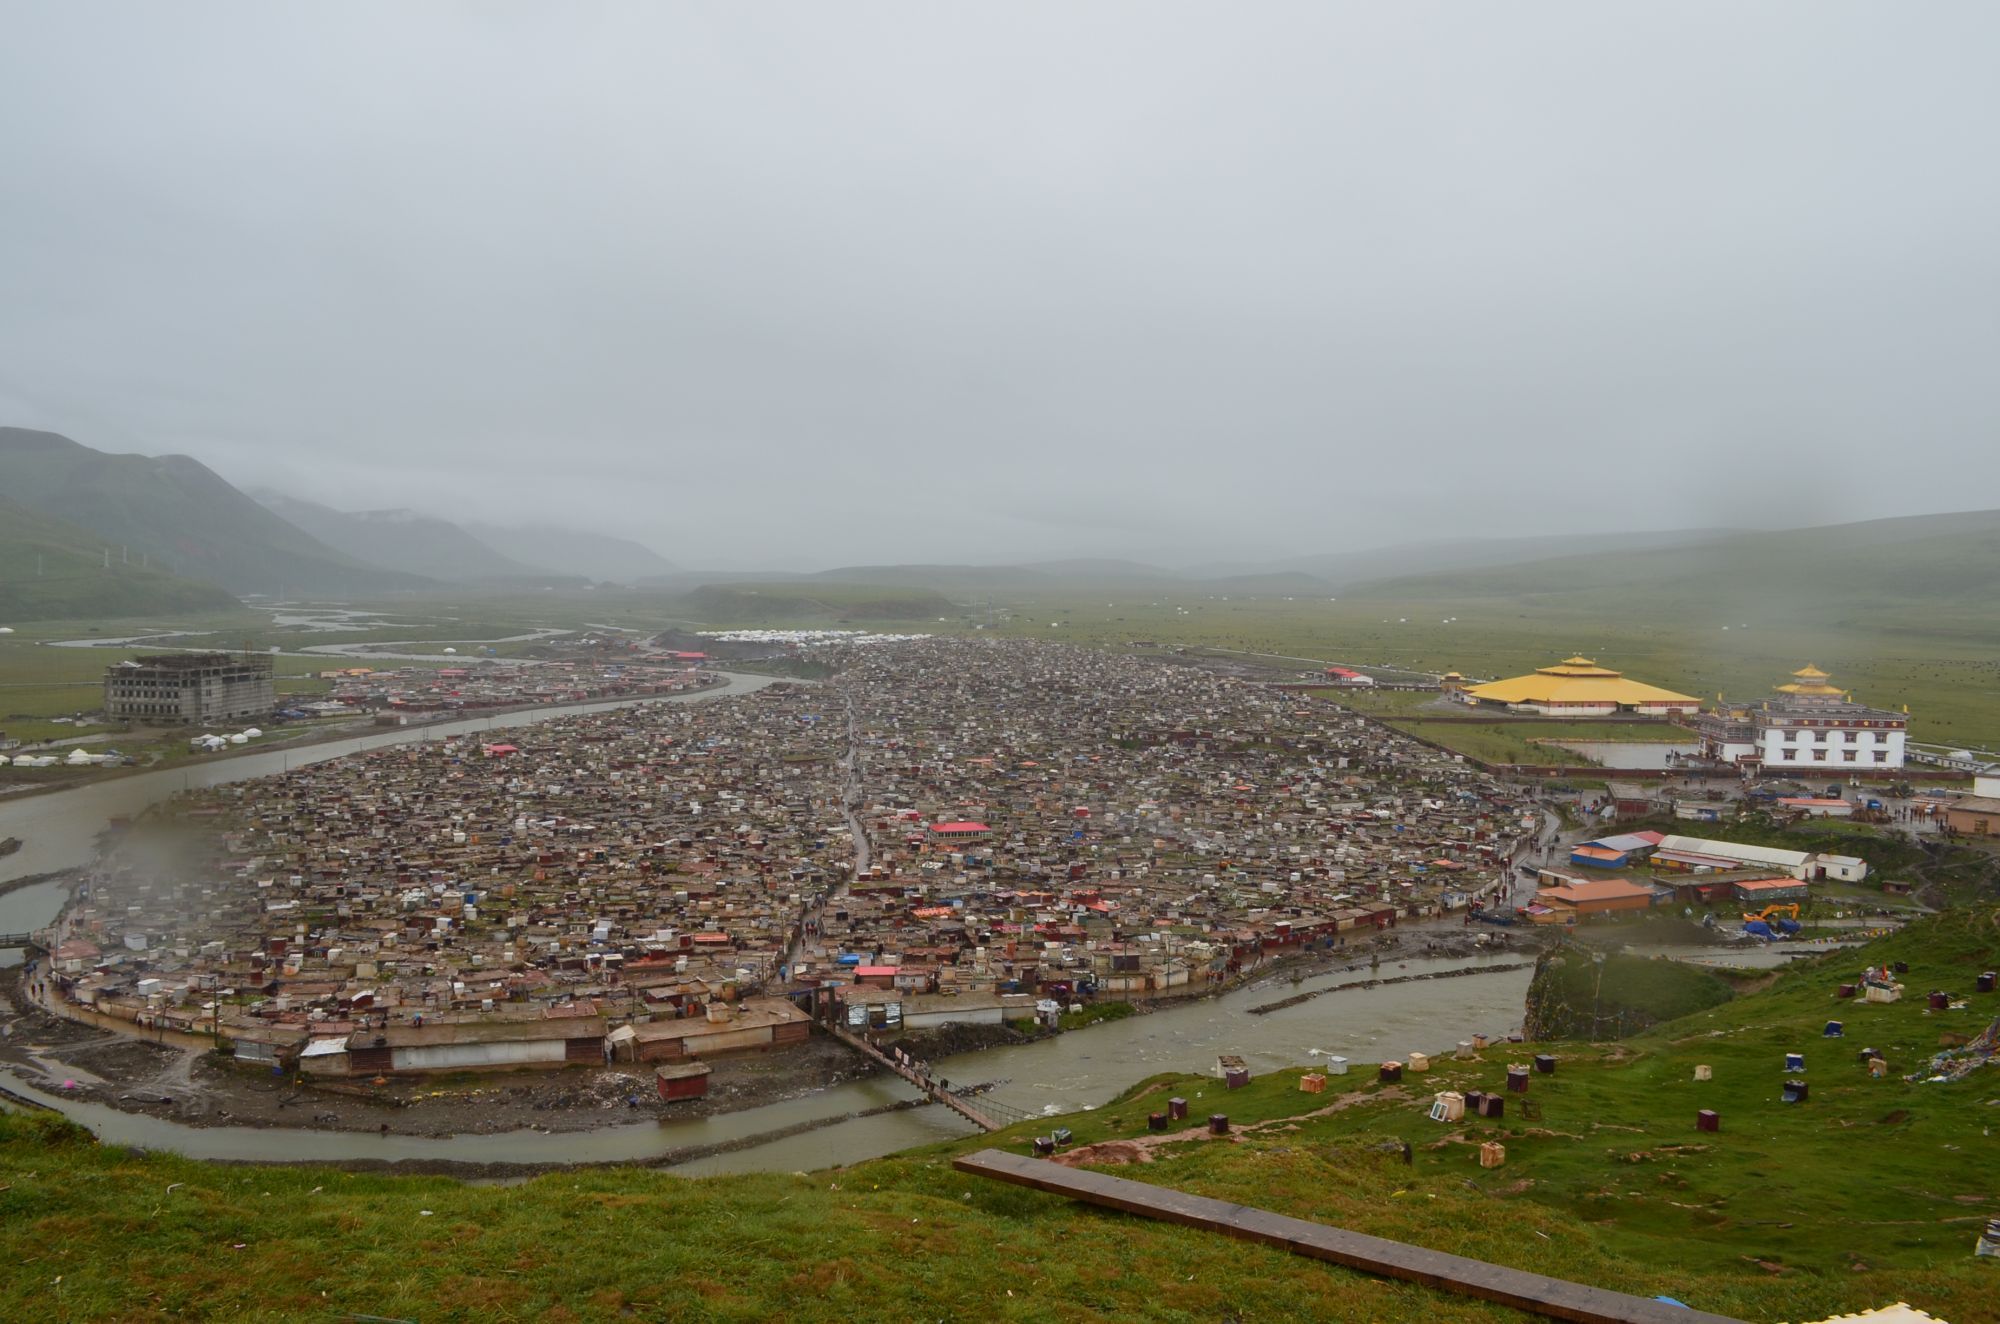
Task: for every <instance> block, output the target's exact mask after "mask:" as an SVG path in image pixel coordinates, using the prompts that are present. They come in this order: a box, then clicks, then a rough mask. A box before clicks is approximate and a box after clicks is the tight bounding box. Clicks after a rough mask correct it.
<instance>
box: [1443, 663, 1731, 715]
mask: <svg viewBox="0 0 2000 1324" xmlns="http://www.w3.org/2000/svg"><path fill="white" fill-rule="evenodd" d="M1465 692H1466V694H1468V695H1470V696H1471V697H1472V698H1474V699H1482V700H1485V701H1486V702H1489V703H1546V704H1556V705H1562V704H1581V703H1615V704H1620V705H1624V706H1627V707H1635V706H1637V705H1639V704H1645V703H1674V704H1694V703H1698V702H1699V700H1697V699H1695V698H1694V697H1693V696H1691V695H1687V694H1676V693H1675V692H1674V691H1672V690H1667V689H1661V688H1660V687H1659V686H1657V685H1647V684H1645V683H1644V682H1642V681H1636V680H1629V679H1627V678H1626V677H1625V675H1624V673H1622V672H1618V671H1613V670H1611V669H1610V668H1609V667H1600V666H1598V665H1597V663H1596V662H1594V661H1592V660H1591V659H1590V658H1587V657H1572V658H1567V659H1565V660H1564V661H1562V662H1560V663H1558V664H1557V665H1555V666H1552V667H1541V668H1539V669H1537V670H1536V671H1535V672H1534V673H1533V674H1531V675H1526V676H1513V677H1510V678H1508V679H1506V680H1496V681H1492V682H1490V683H1488V684H1485V685H1474V686H1473V687H1472V688H1470V689H1468V690H1466V691H1465Z"/></svg>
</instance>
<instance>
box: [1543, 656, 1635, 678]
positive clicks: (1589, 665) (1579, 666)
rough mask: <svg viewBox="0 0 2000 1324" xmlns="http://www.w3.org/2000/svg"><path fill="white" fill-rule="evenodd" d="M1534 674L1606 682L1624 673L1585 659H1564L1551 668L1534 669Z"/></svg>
mask: <svg viewBox="0 0 2000 1324" xmlns="http://www.w3.org/2000/svg"><path fill="white" fill-rule="evenodd" d="M1535 674H1536V675H1537V676H1598V677H1602V678H1604V679H1606V680H1612V679H1616V678H1617V677H1619V676H1622V675H1624V674H1625V673H1624V672H1622V671H1613V670H1612V669H1611V668H1609V667H1600V666H1598V665H1597V663H1596V662H1594V661H1592V660H1591V659H1590V658H1587V657H1566V658H1564V659H1563V660H1562V661H1560V662H1558V663H1556V664H1555V665H1554V666H1552V667H1536V668H1535Z"/></svg>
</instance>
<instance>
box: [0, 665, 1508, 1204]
mask: <svg viewBox="0 0 2000 1324" xmlns="http://www.w3.org/2000/svg"><path fill="white" fill-rule="evenodd" d="M727 679H728V681H729V684H728V686H727V687H726V688H724V687H718V688H715V689H711V690H705V691H703V692H701V693H700V694H694V695H685V696H677V697H669V698H657V699H641V700H635V701H633V702H634V703H675V702H683V703H684V702H699V701H702V700H705V699H710V698H714V697H716V696H718V695H722V694H743V693H748V692H751V691H754V690H757V689H761V688H763V687H764V686H766V685H769V684H772V683H773V679H772V678H771V677H767V676H755V675H745V674H740V673H728V674H727ZM604 706H609V705H574V706H568V707H561V708H550V709H538V710H535V711H532V712H522V713H512V714H506V715H502V716H497V717H478V718H468V719H465V720H462V721H456V722H440V723H437V724H435V725H432V726H428V727H407V728H398V729H394V730H389V731H384V732H381V733H379V734H370V735H366V736H359V737H355V738H353V739H348V740H340V741H329V742H327V743H325V744H320V745H311V746H306V747H303V748H300V749H295V750H273V751H270V752H268V753H262V754H248V755H240V756H237V757H234V758H224V759H218V760H215V761H214V762H210V763H202V764H196V765H194V766H191V767H187V768H175V769H173V770H171V771H163V772H157V773H141V774H137V775H135V776H130V777H122V778H115V779H111V780H107V781H103V782H97V783H93V784H89V785H85V786H80V787H76V788H74V789H72V790H67V791H59V792H52V793H50V794H47V795H38V796H30V797H24V798H21V799H17V800H13V801H0V837H5V836H18V837H20V838H22V840H23V841H24V842H25V845H24V846H23V848H22V849H21V850H20V851H19V852H18V853H16V854H15V855H13V856H10V857H8V858H6V859H5V860H0V882H4V881H5V880H7V879H10V878H19V877H23V876H26V875H30V874H38V873H46V872H50V871H53V870H58V869H68V868H75V867H78V866H81V865H84V864H87V863H89V861H90V858H91V855H92V853H93V851H94V850H95V845H96V836H97V834H98V832H99V831H100V830H102V829H103V828H104V826H105V825H106V824H107V823H108V822H109V821H110V820H111V818H112V817H113V816H115V815H121V814H135V813H137V812H139V811H140V810H142V809H144V808H146V807H147V806H148V805H150V804H153V803H155V802H156V801H159V800H162V799H164V798H166V797H167V796H169V795H172V794H174V793H175V792H178V791H182V790H188V789H194V788H198V787H205V786H217V785H222V784H224V783H227V782H236V781H244V780H248V779H250V778H253V777H261V776H267V775H269V774H272V773H277V772H282V771H284V770H285V769H286V768H289V767H291V766H293V765H295V764H306V763H317V762H322V761H324V760H327V759H334V758H340V757H343V756H345V755H348V754H353V753H358V752H360V751H363V750H368V749H376V748H380V747H382V746H384V745H394V744H403V743H408V742H412V741H418V740H427V739H437V738H442V737H445V736H450V735H459V734H466V733H470V732H475V731H483V730H487V729H491V728H494V727H504V726H523V725H530V724H533V723H535V722H540V721H546V720H548V719H549V718H551V717H557V716H561V715H564V714H566V713H573V712H585V711H589V710H590V709H592V708H594V707H604ZM617 706H628V705H622V704H621V705H617ZM64 896H65V890H64V889H63V888H62V887H61V886H59V885H58V884H55V883H44V884H37V885H34V886H31V887H27V888H23V889H21V890H19V891H17V892H13V893H10V894H8V895H5V896H0V932H12V931H24V930H31V929H36V928H40V927H43V926H45V925H47V924H49V923H50V922H52V921H53V920H54V919H55V916H56V914H57V912H58V911H59V910H60V909H61V907H62V904H63V900H64ZM20 959H21V954H20V953H19V952H7V953H0V960H4V961H6V962H7V963H10V964H11V963H16V962H18V961H19V960H20ZM1519 960H1520V957H1519V956H1518V954H1511V953H1508V954H1502V953H1496V954H1494V955H1493V956H1490V957H1485V958H1471V959H1468V958H1465V957H1454V958H1423V959H1410V960H1406V961H1398V960H1393V959H1392V960H1388V961H1385V962H1384V963H1383V964H1382V966H1381V968H1380V969H1379V971H1376V972H1374V973H1376V974H1378V975H1380V976H1381V977H1382V978H1385V979H1386V978H1390V977H1394V976H1410V975H1419V974H1425V973H1430V972H1442V971H1445V970H1462V969H1465V968H1466V967H1467V966H1468V965H1477V964H1481V963H1482V962H1484V963H1490V964H1505V965H1514V964H1517V963H1518V962H1519ZM1369 975H1370V972H1369V971H1368V970H1366V969H1362V970H1352V971H1338V972H1330V973H1322V974H1318V975H1315V976H1313V977H1311V978H1307V979H1305V980H1303V981H1301V982H1299V983H1297V984H1294V983H1293V982H1292V981H1291V979H1290V978H1288V977H1285V976H1274V977H1272V978H1270V979H1267V980H1264V981H1261V982H1260V983H1258V984H1255V985H1252V986H1250V987H1246V988H1242V989H1237V990H1235V991H1232V992H1230V993H1228V994H1225V995H1223V996H1221V997H1218V998H1211V999H1197V1000H1191V1001H1189V1002H1187V1003H1185V1004H1183V1005H1180V1006H1176V1007H1173V1008H1171V1009H1168V1010H1164V1011H1159V1012H1154V1013H1152V1014H1150V1015H1146V1016H1135V1017H1131V1018H1128V1019H1126V1020H1122V1021H1114V1022H1109V1023H1105V1024H1101V1025H1097V1026H1093V1027H1091V1028H1089V1029H1087V1030H1081V1031H1077V1032H1074V1033H1070V1034H1065V1035H1060V1036H1057V1037H1055V1038H1051V1039H1044V1040H1039V1041H1037V1042H1034V1043H1029V1044H1021V1045H1017V1046H1013V1047H1007V1048H998V1049H989V1050H987V1051H985V1052H981V1053H973V1054H966V1055H963V1056H959V1057H953V1058H946V1059H943V1060H941V1061H939V1062H937V1063H934V1064H933V1065H934V1068H935V1070H936V1071H937V1073H938V1074H939V1075H941V1076H943V1077H944V1078H946V1079H948V1080H952V1081H958V1082H966V1083H979V1082H997V1083H996V1084H995V1086H994V1088H993V1090H992V1096H993V1097H994V1098H995V1099H996V1100H999V1101H1001V1102H1003V1103H1006V1104H1009V1105H1011V1106H1013V1107H1015V1108H1020V1109H1024V1110H1027V1111H1030V1112H1051V1113H1053V1112H1066V1111H1071V1110H1074V1109H1078V1108H1089V1107H1097V1106H1100V1105H1102V1104H1103V1103H1105V1102H1107V1101H1108V1100H1110V1099H1111V1098H1112V1097H1114V1096H1115V1095H1116V1094H1117V1093H1118V1092H1119V1091H1121V1090H1123V1089H1125V1088H1126V1087H1128V1086H1130V1085H1131V1084H1132V1083H1133V1082H1135V1081H1137V1080H1139V1079H1140V1078H1142V1077H1144V1076H1147V1075H1151V1074H1153V1073H1155V1072H1161V1071H1209V1070H1212V1069H1213V1067H1214V1065H1215V1058H1216V1055H1217V1054H1219V1053H1233V1054H1236V1055H1238V1056H1241V1057H1243V1058H1244V1059H1245V1060H1246V1061H1247V1062H1248V1063H1249V1065H1250V1067H1251V1068H1252V1069H1253V1070H1259V1071H1268V1070H1273V1069H1276V1068H1280V1067H1286V1066H1301V1065H1305V1064H1307V1063H1310V1062H1312V1061H1315V1060H1316V1059H1315V1058H1314V1056H1313V1053H1314V1050H1318V1051H1320V1052H1321V1053H1327V1054H1339V1055H1342V1056H1344V1057H1347V1058H1351V1059H1353V1061H1354V1062H1355V1064H1356V1067H1357V1069H1366V1068H1367V1067H1368V1066H1369V1065H1370V1064H1372V1062H1374V1061H1375V1060H1377V1059H1379V1058H1380V1057H1383V1056H1398V1057H1400V1056H1403V1055H1405V1054H1407V1053H1408V1052H1409V1051H1410V1050H1411V1049H1418V1050H1423V1051H1429V1052H1442V1051H1447V1050H1449V1049H1450V1048H1451V1046H1452V1045H1453V1044H1455V1043H1456V1042H1458V1041H1459V1040H1461V1039H1465V1038H1469V1037H1470V1036H1471V1035H1472V1034H1474V1033H1485V1034H1488V1035H1493V1036H1499V1035H1503V1034H1505V1033H1507V1032H1509V1031H1511V1030H1513V1029H1515V1028H1516V1027H1517V1026H1518V1025H1519V1024H1520V1021H1521V1011H1522V1001H1523V998H1524V997H1525V995H1526V992H1527V986H1528V979H1529V972H1528V971H1527V970H1525V969H1510V970H1506V971H1496V972H1494V973H1490V974H1486V973H1480V974H1470V975H1463V976H1459V977H1457V978H1451V979H1437V980H1413V981H1410V982H1405V983H1400V984H1393V985H1389V986H1387V987H1378V988H1372V989H1370V988H1361V987H1342V988H1340V989H1339V991H1336V992H1330V993H1328V994H1327V995H1326V996H1323V997H1317V998H1312V999H1309V1000H1306V1001H1303V1002H1299V1003H1297V1004H1296V1005H1293V1006H1289V1007H1285V1008H1283V1009H1281V1010H1278V1011H1274V1012H1270V1013H1268V1014H1265V1015H1259V1016H1251V1015H1247V1014H1246V1013H1247V1011H1248V1010H1249V1009H1250V1008H1251V1007H1256V1006H1261V1005H1264V1004H1266V1003H1269V1002H1273V1001H1277V1000H1279V999H1281V998H1286V997H1289V996H1291V995H1292V994H1295V993H1303V992H1311V991H1313V990H1316V989H1326V988H1335V987H1338V986H1343V985H1357V984H1359V983H1361V982H1363V981H1366V980H1367V979H1368V978H1369ZM0 1083H4V1084H5V1085H6V1086H7V1087H8V1088H9V1089H11V1090H14V1091H15V1092H17V1093H20V1094H23V1095H27V1096H29V1097H33V1098H36V1099H39V1100H40V1101H42V1102H46V1103H48V1104H49V1105H50V1106H52V1107H55V1108H57V1109H59V1110H60V1111H62V1112H64V1113H66V1114H68V1115H69V1116H71V1117H73V1118H75V1119H76V1120H77V1121H79V1122H81V1123H83V1124H84V1125H86V1126H88V1127H89V1128H90V1129H91V1130H92V1131H94V1132H96V1133H97V1134H98V1135H99V1136H100V1137H101V1138H102V1139H104V1140H105V1141H107V1142H109V1143H113V1144H123V1145H133V1146H137V1147H140V1148H146V1149H160V1150H171V1151H174V1152H176V1153H181V1154H185V1155H188V1156H190V1157H194V1158H214V1159H241V1160H252V1161H271V1162H301V1161H309V1160H327V1161H340V1162H353V1161H367V1160H375V1161H387V1162H401V1161H430V1162H440V1161H442V1162H458V1163H477V1164H493V1163H510V1164H552V1163H615V1162H631V1161H635V1160H644V1159H657V1158H661V1157H663V1156H667V1155H671V1154H673V1153H675V1152H677V1151H684V1150H687V1149H690V1148H697V1147H711V1146H717V1145H728V1144H739V1143H742V1142H745V1141H750V1140H752V1139H753V1138H755V1137H759V1136H771V1135H772V1133H774V1132H782V1131H787V1130H790V1129H793V1128H800V1127H804V1126H807V1125H809V1124H813V1123H828V1124H826V1125H822V1126H819V1127H817V1128H816V1129H810V1130H802V1131H800V1132H799V1133H798V1134H792V1135H784V1136H776V1137H773V1138H771V1139H767V1140H763V1141H760V1142H756V1143H751V1144H746V1145H744V1146H743V1147H742V1148H738V1149H733V1150H730V1151H728V1152H724V1153H717V1154H711V1155H708V1156H706V1157H703V1158H698V1159H694V1160H692V1161H689V1162H686V1163H682V1164H678V1165H676V1166H675V1167H673V1168H672V1169H671V1170H672V1171H674V1172H677V1173H683V1174H686V1175H689V1176H703V1175H711V1174H716V1173H726V1172H770V1171H779V1172H788V1171H793V1170H799V1169H810V1168H821V1167H827V1166H829V1165H833V1164H844V1163H854V1162H859V1161H861V1160H863V1159H867V1158H874V1157H878V1156H880V1155H883V1154H888V1153H892V1152H894V1151H896V1150H899V1149H905V1148H908V1147H910V1146H912V1145H920V1144H927V1143H932V1142H935V1141H939V1140H944V1139H949V1138H952V1137H955V1136H959V1135H962V1134H965V1133H966V1132H967V1131H968V1130H969V1123H966V1122H963V1121H962V1120H961V1119H959V1118H958V1117H957V1116H955V1115H954V1114H952V1113H950V1112H947V1111H946V1110H945V1109H943V1108H937V1107H921V1108H908V1109H900V1110H895V1111H889V1112H881V1113H875V1114H874V1115H871V1116H853V1115H852V1114H857V1113H864V1112H870V1111H871V1110H875V1109H879V1108H882V1107H883V1106H884V1105H885V1104H891V1103H897V1102H902V1101H906V1100H909V1099H913V1098H915V1097H916V1092H915V1091H914V1090H913V1089H912V1088H910V1087H909V1086H907V1085H904V1084H903V1083H902V1082H901V1081H898V1080H893V1079H885V1078H875V1079H870V1080H864V1081H857V1082H853V1083H850V1084H847V1085H841V1086H836V1087H834V1088H832V1089H827V1090H821V1091H818V1092H815V1093H813V1094H809V1095H806V1096H804V1097H801V1098H797V1099H789V1100H785V1101H782V1102H779V1103H773V1104H767V1105H765V1106H763V1107H760V1108H753V1109H747V1110H745V1111H742V1112H735V1113H726V1114H722V1115H719V1116H714V1117H702V1118H689V1119H670V1120H651V1119H649V1120H647V1121H644V1122H637V1123H631V1124H624V1125H616V1126H607V1127H604V1128H601V1129H598V1130H595V1131H586V1132H566V1133H562V1134H548V1133H544V1132H540V1131H515V1132H506V1133H501V1134H495V1135H463V1136H450V1137H422V1136H399V1135H388V1136H380V1135H374V1134H369V1133H354V1132H335V1131H300V1130H289V1129H262V1128H252V1127H192V1126H185V1125H182V1124H180V1123H178V1122H171V1121H166V1120H163V1119H160V1118H155V1117H147V1116H144V1115H140V1114H134V1113H124V1112H119V1111H117V1110H115V1109H112V1108H107V1107H103V1106H101V1105H98V1104H92V1103H86V1102H82V1101H78V1100H72V1099H67V1098H61V1097H57V1096H54V1095H51V1094H49V1093H47V1092H46V1091H44V1090H42V1089H40V1088H39V1087H38V1086H36V1085H32V1084H30V1083H28V1082H25V1081H23V1080H21V1079H20V1078H18V1077H14V1076H12V1075H11V1074H9V1073H5V1072H0ZM833 1119H842V1120H833Z"/></svg>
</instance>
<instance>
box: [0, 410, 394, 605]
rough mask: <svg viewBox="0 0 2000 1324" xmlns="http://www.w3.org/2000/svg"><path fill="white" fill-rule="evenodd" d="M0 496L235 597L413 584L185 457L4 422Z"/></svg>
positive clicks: (0, 436) (0, 437)
mask: <svg viewBox="0 0 2000 1324" xmlns="http://www.w3.org/2000/svg"><path fill="white" fill-rule="evenodd" d="M0 492H5V493H6V494H7V495H8V496H9V497H11V498H13V499H14V500H15V501H17V502H19V503H20V504H22V505H24V506H27V507H29V508H31V509H33V510H37V511H40V512H41V513H43V514H46V515H51V516H54V517H56V518H58V519H62V520H67V521H69V522H70V523H72V524H77V525H81V526H82V527H83V528H85V529H88V530H89V531H90V532H91V533H93V534H95V535H96V536H97V537H99V538H101V539H103V540H104V541H105V542H107V543H109V544H111V545H112V546H113V547H114V548H125V549H129V551H130V554H131V556H132V557H133V558H134V559H136V558H137V557H138V556H139V554H140V553H142V552H143V553H145V554H146V555H147V556H148V557H149V558H150V559H151V561H152V563H153V564H154V565H155V566H159V567H162V568H165V569H167V570H170V571H172V572H174V573H176V574H181V575H186V576H189V577H196V578H201V579H206V580H212V581H214V582H215V583H217V584H220V585H222V586H223V587H224V588H227V589H229V590H231V591H232V592H236V593H268V594H280V593H301V592H305V593H350V592H361V591H368V590H382V589H397V588H414V587H420V586H422V585H424V584H425V583H426V582H428V581H426V580H425V579H423V578H422V577H420V576H417V575H410V574H405V573H401V572H398V571H393V570H384V569H381V568H379V567H376V566H371V565H366V564H363V563H362V562H360V561H358V560H355V559H354V558H353V557H350V556H347V555H345V554H343V553H341V552H338V551H336V550H334V549H333V548H331V547H329V546H327V545H326V544H325V543H323V542H321V541H319V540H318V539H317V538H314V537H312V536H311V535H310V534H308V533H306V532H305V531H303V530H301V529H298V528H295V527H293V526H292V525H290V524H288V523H286V522H285V521H284V520H283V519H280V518H279V517H278V516H277V515H274V514H272V513H271V512H270V511H268V510H266V509H264V508H263V507H262V506H260V505H258V504H257V503H256V502H255V501H252V500H251V499H250V498H249V497H247V496H245V495H244V494H243V493H242V492H239V491H237V490H236V489H235V488H234V487H231V486H230V485H229V484H228V483H227V482H225V481H223V479H222V478H221V477H219V476H218V475H217V474H216V473H215V472H214V471H213V470H211V469H209V468H208V467H207V466H206V465H204V464H201V463H200V462H199V461H196V460H193V459H190V458H188V457H187V456H185V455H166V456H160V457H157V458H156V457H153V456H147V455H111V454H107V453H105V452H103V451H97V450H92V449H91V448H90V447H88V446H84V445H80V444H78V443H77V442H74V441H71V440H70V439H69V438H67V437H63V436H58V435H57V434H55V433H53V432H34V431H30V430H28V429H25V428H0Z"/></svg>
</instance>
